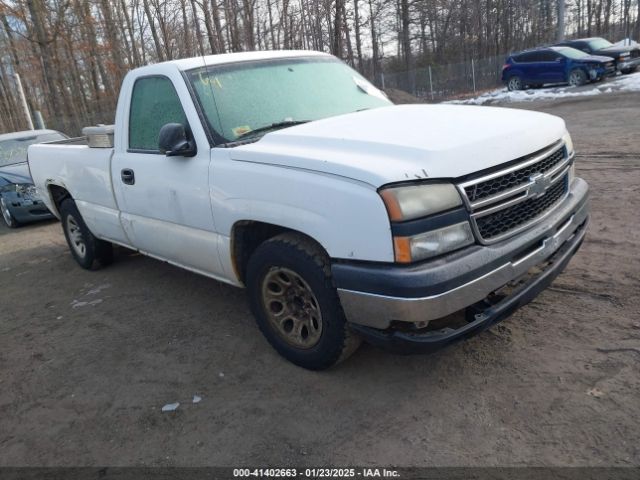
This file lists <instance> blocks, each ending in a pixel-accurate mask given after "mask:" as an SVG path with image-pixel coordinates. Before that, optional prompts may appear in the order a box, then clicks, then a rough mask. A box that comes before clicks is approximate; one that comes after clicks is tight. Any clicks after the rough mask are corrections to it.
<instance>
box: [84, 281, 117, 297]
mask: <svg viewBox="0 0 640 480" xmlns="http://www.w3.org/2000/svg"><path fill="white" fill-rule="evenodd" d="M110 286H111V284H110V283H105V284H104V285H100V286H98V287H96V288H94V289H93V290H89V291H88V292H87V293H86V294H85V295H95V294H96V293H100V292H101V291H102V290H104V289H106V288H109V287H110Z"/></svg>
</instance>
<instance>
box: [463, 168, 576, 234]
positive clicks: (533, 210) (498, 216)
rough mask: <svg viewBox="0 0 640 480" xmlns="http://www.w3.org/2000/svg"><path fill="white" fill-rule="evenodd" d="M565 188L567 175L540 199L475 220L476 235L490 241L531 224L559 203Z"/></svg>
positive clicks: (530, 200) (565, 190)
mask: <svg viewBox="0 0 640 480" xmlns="http://www.w3.org/2000/svg"><path fill="white" fill-rule="evenodd" d="M567 188H568V175H564V177H563V178H562V179H561V180H559V181H557V182H556V183H555V184H554V185H552V186H551V187H550V188H549V189H548V190H547V191H546V192H545V193H544V195H542V196H541V197H537V198H532V199H529V200H525V201H524V202H521V203H518V204H516V205H514V206H512V207H508V208H505V209H503V210H499V211H497V212H495V213H491V214H489V215H485V216H483V217H478V218H476V225H477V228H478V233H479V234H480V236H481V237H482V238H483V239H484V240H491V239H492V238H495V237H499V236H501V235H502V234H504V233H507V232H509V231H511V230H513V229H515V228H517V227H519V226H521V225H524V224H527V223H529V222H531V221H532V220H534V219H535V218H537V217H539V216H540V215H542V214H544V213H545V212H546V211H548V210H549V209H550V208H551V207H552V206H554V205H555V204H556V203H557V202H558V201H560V199H562V197H564V194H565V193H566V192H567Z"/></svg>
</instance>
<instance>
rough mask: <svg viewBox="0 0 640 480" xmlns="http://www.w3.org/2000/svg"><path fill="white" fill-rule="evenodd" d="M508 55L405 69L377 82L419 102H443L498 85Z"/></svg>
mask: <svg viewBox="0 0 640 480" xmlns="http://www.w3.org/2000/svg"><path fill="white" fill-rule="evenodd" d="M505 58H506V55H498V56H495V57H488V58H482V59H479V60H475V59H474V60H469V61H468V62H461V63H451V64H447V65H429V66H428V67H424V68H417V69H414V70H409V71H406V72H392V73H390V72H387V73H383V74H381V75H380V78H379V79H377V80H378V81H377V82H376V83H377V85H378V86H379V87H382V88H383V90H386V91H389V90H397V91H400V92H405V93H408V94H410V95H412V96H413V97H415V98H416V100H420V101H442V100H447V99H451V98H456V97H461V96H465V95H468V94H472V93H476V92H480V91H484V90H489V89H493V88H498V87H500V86H501V85H502V82H501V79H500V76H501V72H502V66H503V65H504V60H505Z"/></svg>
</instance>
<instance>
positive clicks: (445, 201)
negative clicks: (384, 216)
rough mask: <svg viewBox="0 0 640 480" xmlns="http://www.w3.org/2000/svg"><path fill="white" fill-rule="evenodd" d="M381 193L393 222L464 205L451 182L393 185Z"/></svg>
mask: <svg viewBox="0 0 640 480" xmlns="http://www.w3.org/2000/svg"><path fill="white" fill-rule="evenodd" d="M380 195H381V196H382V200H383V201H384V204H385V206H386V207H387V212H389V218H390V219H391V221H393V222H403V221H405V220H413V219H415V218H420V217H426V216H427V215H432V214H434V213H439V212H443V211H445V210H449V209H451V208H455V207H457V206H459V205H462V199H461V198H460V194H459V193H458V191H457V190H456V187H454V186H453V185H452V184H450V183H433V184H426V185H405V186H401V187H391V188H386V189H384V190H382V191H381V192H380Z"/></svg>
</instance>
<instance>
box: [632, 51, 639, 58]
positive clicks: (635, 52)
mask: <svg viewBox="0 0 640 480" xmlns="http://www.w3.org/2000/svg"><path fill="white" fill-rule="evenodd" d="M638 57H640V50H631V58H638Z"/></svg>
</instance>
